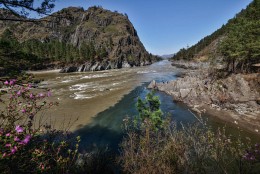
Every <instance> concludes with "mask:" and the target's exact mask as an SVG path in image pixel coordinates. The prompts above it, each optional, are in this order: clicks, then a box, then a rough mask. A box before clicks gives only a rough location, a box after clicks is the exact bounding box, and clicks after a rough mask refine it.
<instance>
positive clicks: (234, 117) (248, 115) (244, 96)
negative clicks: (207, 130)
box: [149, 62, 260, 134]
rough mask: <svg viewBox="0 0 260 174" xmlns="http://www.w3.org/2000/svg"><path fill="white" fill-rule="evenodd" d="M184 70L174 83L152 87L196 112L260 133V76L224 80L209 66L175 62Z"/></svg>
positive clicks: (234, 75)
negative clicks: (215, 74) (183, 73)
mask: <svg viewBox="0 0 260 174" xmlns="http://www.w3.org/2000/svg"><path fill="white" fill-rule="evenodd" d="M177 64H179V65H178V66H177V67H185V68H184V69H186V70H185V72H186V75H185V76H184V77H180V78H178V79H177V80H175V81H166V82H162V83H156V82H155V81H152V82H151V83H150V85H149V88H152V89H157V90H159V91H162V92H165V93H167V94H169V95H171V96H173V100H175V101H180V102H183V103H185V104H187V105H188V106H189V107H190V108H191V109H193V110H194V111H195V112H197V113H206V114H207V115H213V116H214V117H218V118H220V119H222V120H224V121H227V122H230V123H232V124H234V125H236V126H238V127H241V128H245V129H247V130H250V131H252V132H255V133H258V134H260V105H259V104H260V103H259V102H260V94H259V89H260V86H259V84H260V74H259V73H254V74H232V75H230V76H227V77H225V78H216V77H213V76H212V69H211V68H210V67H209V65H207V64H206V63H205V64H203V63H199V64H196V63H195V62H192V63H186V62H184V63H183V62H175V63H174V64H173V65H174V66H176V65H177Z"/></svg>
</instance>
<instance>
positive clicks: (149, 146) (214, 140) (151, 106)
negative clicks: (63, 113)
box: [118, 93, 260, 174]
mask: <svg viewBox="0 0 260 174" xmlns="http://www.w3.org/2000/svg"><path fill="white" fill-rule="evenodd" d="M159 103H160V102H159V101H158V98H156V97H154V96H153V95H152V94H151V93H150V94H148V95H147V97H146V100H145V101H142V100H140V99H139V100H138V102H137V106H138V111H139V113H140V114H139V115H140V117H141V118H143V119H141V120H140V121H142V129H139V128H137V127H136V126H135V124H136V120H131V119H130V118H129V117H128V118H126V119H124V123H125V124H124V125H125V128H126V129H125V130H126V136H125V138H124V139H123V141H122V143H121V154H120V156H119V159H118V161H119V163H120V164H121V166H122V170H123V171H124V172H125V173H140V174H145V173H194V174H195V173H245V174H246V173H248V174H249V173H259V171H260V168H259V165H260V156H259V154H260V153H259V150H260V146H259V144H256V145H255V146H254V147H252V146H251V145H250V144H251V143H250V141H247V142H242V141H241V140H240V138H237V137H233V136H231V135H228V134H227V133H226V131H225V128H219V129H218V130H216V131H213V130H212V129H211V128H210V127H208V126H207V124H206V123H204V122H203V120H200V122H199V123H195V124H192V125H182V127H181V128H179V129H177V127H176V123H174V122H170V121H169V120H167V119H163V118H161V120H162V121H163V122H164V125H163V129H157V130H155V129H153V127H154V126H153V124H150V123H151V122H149V121H147V119H146V118H150V116H151V115H150V113H151V112H152V111H157V110H159V105H160V104H159ZM250 147H252V148H250ZM249 149H250V150H249Z"/></svg>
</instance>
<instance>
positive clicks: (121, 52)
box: [0, 7, 156, 72]
mask: <svg viewBox="0 0 260 174" xmlns="http://www.w3.org/2000/svg"><path fill="white" fill-rule="evenodd" d="M39 21H41V22H39V23H21V22H15V23H14V22H12V23H11V24H10V23H5V25H3V24H2V25H1V26H2V27H1V29H0V34H1V33H3V32H4V31H5V29H7V28H8V29H9V30H11V31H12V32H13V34H14V35H15V37H16V38H17V39H18V41H19V42H25V41H27V40H37V41H40V42H42V43H48V42H51V41H53V40H55V41H57V40H58V41H59V42H62V43H66V44H71V45H73V46H74V47H76V48H78V49H82V47H84V44H90V43H91V44H93V45H94V47H95V49H96V50H98V49H99V50H101V48H102V49H103V50H104V52H106V54H105V55H104V56H103V57H100V56H95V57H91V58H88V59H83V60H81V61H80V62H79V61H77V60H76V61H74V62H72V63H71V62H70V63H67V64H66V63H65V65H66V67H65V69H63V70H62V72H67V71H66V70H69V71H70V72H71V71H72V69H75V68H72V67H74V66H77V69H76V70H75V71H88V70H103V69H111V68H122V67H132V66H143V65H148V64H151V63H152V62H153V61H155V60H156V57H155V56H152V55H151V54H149V53H148V52H147V51H146V50H145V48H144V46H143V44H142V43H141V41H140V39H139V37H138V35H137V32H136V30H135V28H134V27H133V25H132V24H131V22H130V21H129V19H128V17H127V15H122V14H119V13H117V12H111V11H109V10H105V9H103V8H101V7H90V8H89V9H88V10H84V9H83V8H77V7H69V8H66V9H63V10H61V11H59V12H57V13H54V14H52V15H50V16H47V17H44V18H41V19H39ZM72 59H73V58H72ZM73 60H75V59H73ZM67 65H71V67H67ZM83 66H84V67H85V68H82V67H83Z"/></svg>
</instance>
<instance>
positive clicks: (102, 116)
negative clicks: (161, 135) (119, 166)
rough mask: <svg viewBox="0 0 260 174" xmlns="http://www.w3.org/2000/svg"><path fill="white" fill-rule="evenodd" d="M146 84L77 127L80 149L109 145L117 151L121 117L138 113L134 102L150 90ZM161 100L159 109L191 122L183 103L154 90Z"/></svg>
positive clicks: (175, 117)
mask: <svg viewBox="0 0 260 174" xmlns="http://www.w3.org/2000/svg"><path fill="white" fill-rule="evenodd" d="M147 85H148V84H147V83H144V84H143V85H142V86H139V87H137V88H135V89H134V90H133V91H131V92H130V93H129V94H127V95H125V96H124V97H123V98H122V99H121V100H120V101H119V102H118V103H117V104H115V105H114V106H113V107H110V108H108V109H107V110H105V111H103V112H101V113H99V114H98V115H97V116H95V117H94V118H93V121H92V123H91V124H89V125H86V126H85V127H83V128H81V129H79V130H78V131H77V132H76V133H77V134H78V135H80V136H81V147H82V149H81V150H86V149H89V148H92V147H107V146H108V147H109V149H111V150H112V151H114V152H117V151H118V147H119V146H118V145H119V143H120V141H121V140H122V138H123V128H122V123H123V119H124V118H125V117H126V116H130V117H133V116H135V115H137V114H138V112H137V110H136V106H135V105H136V102H137V99H138V97H141V98H145V96H146V94H147V93H148V92H149V91H150V90H148V89H147V88H146V86H147ZM155 94H156V95H158V96H159V98H160V100H161V103H162V104H161V109H162V111H163V112H164V113H167V114H170V116H172V117H173V120H175V121H176V122H177V123H180V122H182V123H184V124H185V123H192V122H194V121H196V119H195V117H194V116H193V115H192V114H191V113H190V112H189V111H188V109H187V107H185V106H184V105H180V104H176V103H173V101H172V97H171V96H169V95H166V94H164V93H161V92H156V93H155Z"/></svg>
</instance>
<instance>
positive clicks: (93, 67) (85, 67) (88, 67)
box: [60, 60, 153, 73]
mask: <svg viewBox="0 0 260 174" xmlns="http://www.w3.org/2000/svg"><path fill="white" fill-rule="evenodd" d="M152 63H153V62H149V61H144V62H139V63H135V62H128V61H108V60H106V61H102V62H96V61H93V62H86V63H84V64H79V65H70V66H65V67H64V68H62V69H61V70H60V73H70V72H87V71H102V70H109V69H120V68H130V67H135V66H146V65H150V64H152Z"/></svg>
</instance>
